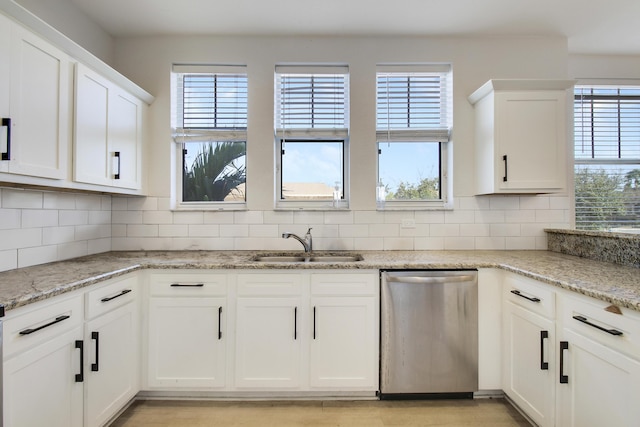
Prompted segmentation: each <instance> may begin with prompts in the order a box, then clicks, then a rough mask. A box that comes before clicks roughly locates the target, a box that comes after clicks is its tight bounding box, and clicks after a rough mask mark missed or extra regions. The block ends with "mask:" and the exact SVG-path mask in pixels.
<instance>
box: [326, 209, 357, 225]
mask: <svg viewBox="0 0 640 427" xmlns="http://www.w3.org/2000/svg"><path fill="white" fill-rule="evenodd" d="M324 224H353V212H352V211H346V212H345V211H336V212H331V211H330V212H325V213H324Z"/></svg>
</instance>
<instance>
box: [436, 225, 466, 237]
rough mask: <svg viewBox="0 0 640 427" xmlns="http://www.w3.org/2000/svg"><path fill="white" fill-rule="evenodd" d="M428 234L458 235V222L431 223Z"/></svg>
mask: <svg viewBox="0 0 640 427" xmlns="http://www.w3.org/2000/svg"><path fill="white" fill-rule="evenodd" d="M429 235H430V236H433V237H447V236H450V237H454V236H460V224H431V225H430V226H429Z"/></svg>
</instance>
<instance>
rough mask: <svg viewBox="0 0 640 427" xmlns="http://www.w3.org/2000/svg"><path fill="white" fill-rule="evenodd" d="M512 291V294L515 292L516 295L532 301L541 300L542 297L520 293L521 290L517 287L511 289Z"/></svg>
mask: <svg viewBox="0 0 640 427" xmlns="http://www.w3.org/2000/svg"><path fill="white" fill-rule="evenodd" d="M511 293H512V294H514V295H517V296H519V297H520V298H524V299H526V300H529V301H531V302H540V298H536V297H533V298H531V297H528V296H526V295H523V294H521V293H520V291H518V290H516V289H514V290H512V291H511Z"/></svg>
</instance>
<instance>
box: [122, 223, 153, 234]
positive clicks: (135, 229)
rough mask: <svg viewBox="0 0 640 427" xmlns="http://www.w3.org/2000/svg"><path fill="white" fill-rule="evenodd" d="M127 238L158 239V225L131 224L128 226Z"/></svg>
mask: <svg viewBox="0 0 640 427" xmlns="http://www.w3.org/2000/svg"><path fill="white" fill-rule="evenodd" d="M127 237H158V226H157V225H156V224H129V225H127Z"/></svg>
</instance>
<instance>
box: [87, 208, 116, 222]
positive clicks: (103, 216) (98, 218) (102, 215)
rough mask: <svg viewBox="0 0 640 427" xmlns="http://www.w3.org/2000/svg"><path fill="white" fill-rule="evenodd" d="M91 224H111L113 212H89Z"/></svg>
mask: <svg viewBox="0 0 640 427" xmlns="http://www.w3.org/2000/svg"><path fill="white" fill-rule="evenodd" d="M88 221H89V224H100V225H102V224H111V211H89V219H88Z"/></svg>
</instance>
